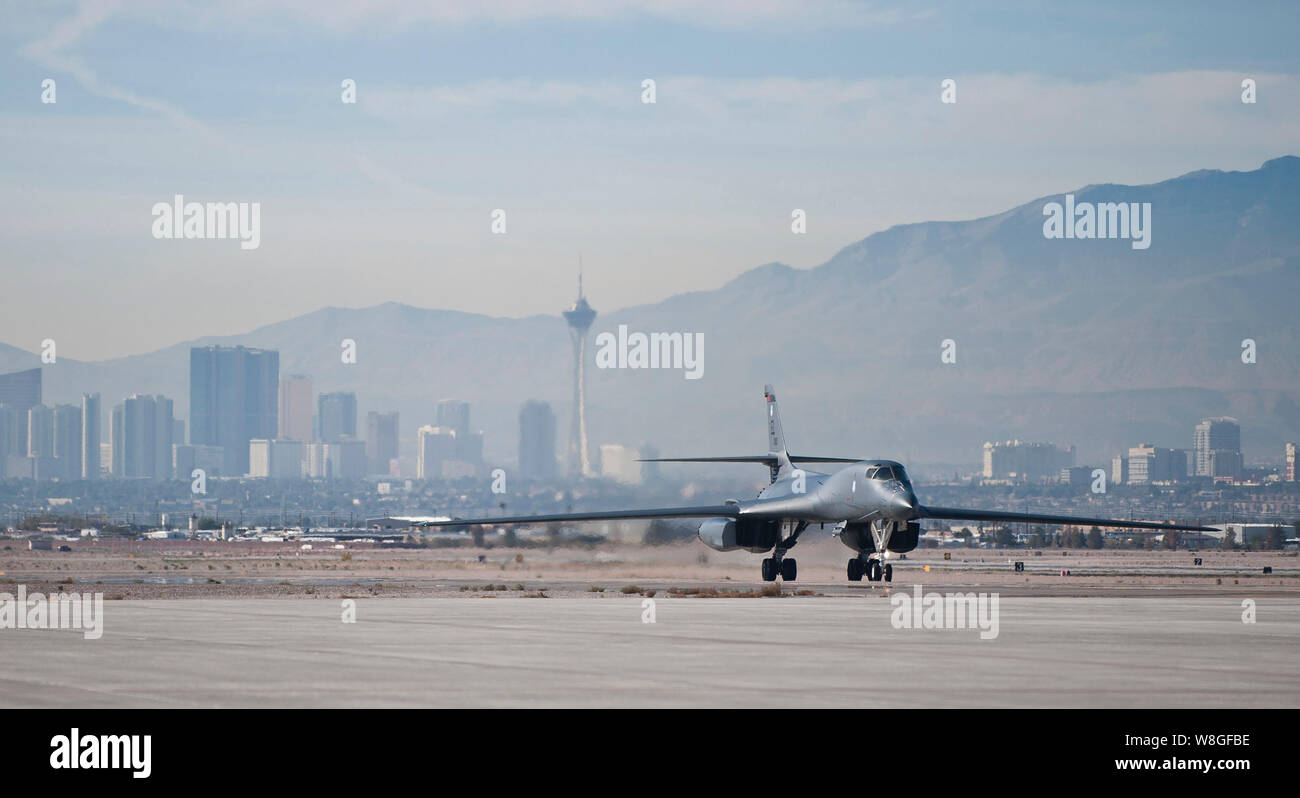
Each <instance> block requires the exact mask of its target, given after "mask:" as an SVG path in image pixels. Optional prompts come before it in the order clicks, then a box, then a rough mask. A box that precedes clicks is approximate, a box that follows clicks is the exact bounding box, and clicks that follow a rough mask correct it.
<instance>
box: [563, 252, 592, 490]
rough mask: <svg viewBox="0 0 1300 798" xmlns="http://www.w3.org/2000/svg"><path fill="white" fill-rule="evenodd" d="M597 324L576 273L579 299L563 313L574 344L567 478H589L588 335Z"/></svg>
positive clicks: (580, 277) (580, 276)
mask: <svg viewBox="0 0 1300 798" xmlns="http://www.w3.org/2000/svg"><path fill="white" fill-rule="evenodd" d="M595 320H596V311H595V310H594V309H593V308H592V307H591V305H589V304H587V298H586V297H585V296H584V295H583V293H582V273H581V271H579V273H578V298H577V299H576V300H574V303H573V307H571V308H569V309H568V310H566V311H564V323H565V324H567V325H569V339H570V340H571V341H572V342H573V420H572V421H571V422H570V423H569V453H568V459H569V463H568V468H569V473H570V474H576V475H581V476H584V477H589V476H591V475H592V471H591V455H590V453H589V450H588V448H587V370H586V360H587V332H588V331H589V330H590V329H591V324H592V322H594V321H595Z"/></svg>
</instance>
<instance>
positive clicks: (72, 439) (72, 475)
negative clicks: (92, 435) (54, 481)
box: [54, 405, 98, 480]
mask: <svg viewBox="0 0 1300 798" xmlns="http://www.w3.org/2000/svg"><path fill="white" fill-rule="evenodd" d="M54 457H55V459H56V460H58V466H57V469H56V470H57V471H58V472H59V476H60V478H62V479H69V480H71V479H81V478H82V477H81V408H80V407H77V406H76V405H55V406H54ZM96 465H98V463H96Z"/></svg>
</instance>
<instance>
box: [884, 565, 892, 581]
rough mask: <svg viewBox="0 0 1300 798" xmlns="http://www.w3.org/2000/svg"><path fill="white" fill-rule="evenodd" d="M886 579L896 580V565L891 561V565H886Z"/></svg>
mask: <svg viewBox="0 0 1300 798" xmlns="http://www.w3.org/2000/svg"><path fill="white" fill-rule="evenodd" d="M885 581H886V582H892V581H894V565H893V563H890V564H889V565H886V566H885Z"/></svg>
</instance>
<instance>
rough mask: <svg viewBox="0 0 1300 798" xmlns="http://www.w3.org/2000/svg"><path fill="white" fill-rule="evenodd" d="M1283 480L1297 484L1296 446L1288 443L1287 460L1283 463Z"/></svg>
mask: <svg viewBox="0 0 1300 798" xmlns="http://www.w3.org/2000/svg"><path fill="white" fill-rule="evenodd" d="M1282 465H1283V470H1282V479H1283V480H1284V481H1286V482H1295V481H1296V479H1295V477H1296V445H1295V444H1294V443H1288V444H1287V445H1286V459H1285V460H1284V461H1283V463H1282Z"/></svg>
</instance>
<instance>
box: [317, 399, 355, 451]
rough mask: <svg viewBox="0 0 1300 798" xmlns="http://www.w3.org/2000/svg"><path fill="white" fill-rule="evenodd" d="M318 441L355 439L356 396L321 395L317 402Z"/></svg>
mask: <svg viewBox="0 0 1300 798" xmlns="http://www.w3.org/2000/svg"><path fill="white" fill-rule="evenodd" d="M318 405H319V408H318V410H317V413H318V415H319V422H318V423H319V424H320V439H321V440H322V441H325V442H326V443H328V442H331V441H339V440H343V439H345V438H356V437H357V395H356V394H354V393H323V394H321V395H320V399H319V400H318Z"/></svg>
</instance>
